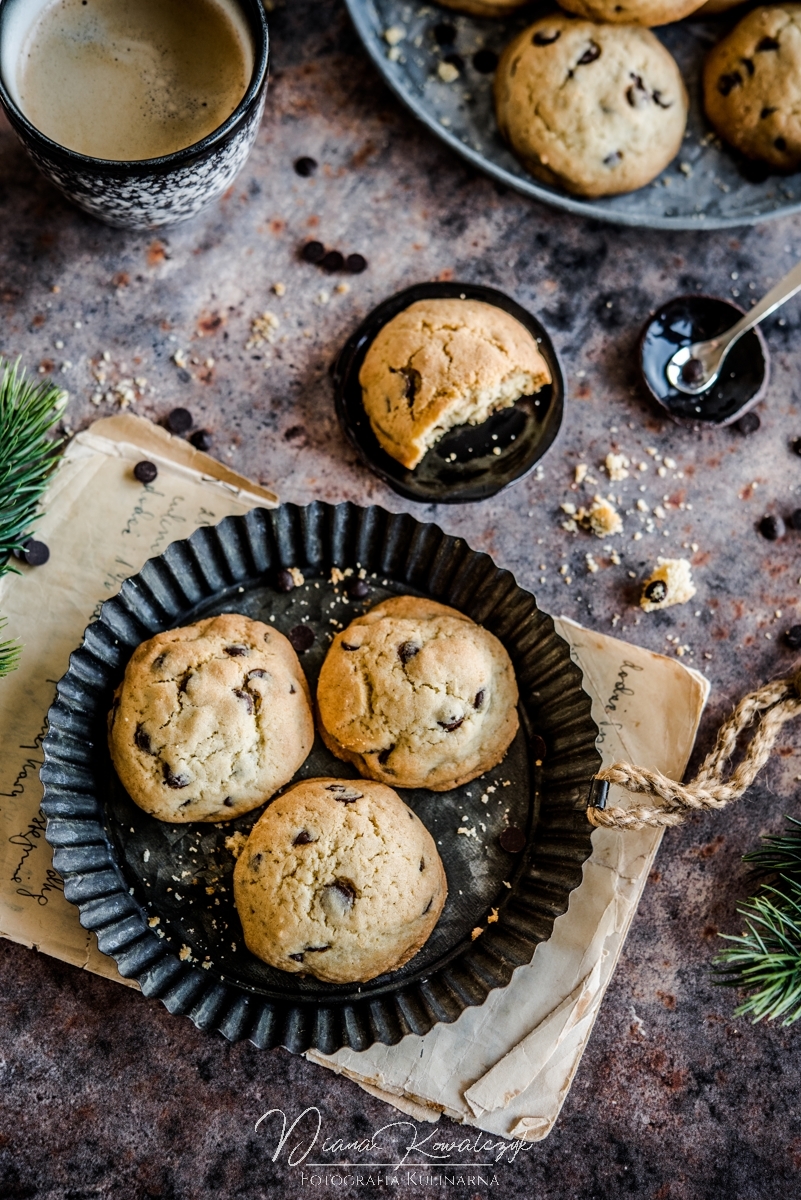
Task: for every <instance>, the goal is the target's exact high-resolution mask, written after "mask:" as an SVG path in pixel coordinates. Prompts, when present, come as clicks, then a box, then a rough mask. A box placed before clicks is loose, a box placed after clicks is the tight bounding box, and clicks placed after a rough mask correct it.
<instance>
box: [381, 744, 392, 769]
mask: <svg viewBox="0 0 801 1200" xmlns="http://www.w3.org/2000/svg"><path fill="white" fill-rule="evenodd" d="M394 749H395V747H394V746H387V748H386V750H381V751H380V753H379V755H378V761H379V762H380V763H381V766H382V767H385V766H386V765H387V763H388V762H389V756H390V754H391V753H392V751H393V750H394Z"/></svg>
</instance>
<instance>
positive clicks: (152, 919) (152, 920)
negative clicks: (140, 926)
mask: <svg viewBox="0 0 801 1200" xmlns="http://www.w3.org/2000/svg"><path fill="white" fill-rule="evenodd" d="M147 923H148V925H149V926H150V928H151V929H155V928H156V926H157V925H159V924H160V923H161V917H148V919H147Z"/></svg>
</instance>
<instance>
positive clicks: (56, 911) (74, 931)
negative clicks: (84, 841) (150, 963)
mask: <svg viewBox="0 0 801 1200" xmlns="http://www.w3.org/2000/svg"><path fill="white" fill-rule="evenodd" d="M143 457H147V458H149V459H151V460H152V461H153V462H155V463H156V464H157V465H158V467H159V476H158V479H157V480H156V481H155V483H154V484H152V485H148V486H143V485H142V484H139V483H137V482H136V480H135V479H134V478H133V475H132V472H131V468H132V466H133V464H134V463H135V462H137V461H138V460H139V459H141V458H143ZM276 503H277V496H276V495H275V494H274V493H273V492H271V491H269V490H267V489H265V488H261V487H259V486H257V485H255V484H253V483H251V482H250V481H249V480H247V479H244V478H243V477H241V476H238V475H236V474H235V473H234V472H231V471H230V470H229V469H228V468H226V467H224V466H223V465H222V464H220V463H218V462H216V461H215V460H214V459H212V458H210V457H209V456H207V455H205V454H202V453H200V452H198V451H196V450H194V449H193V448H192V447H191V446H190V445H189V444H188V443H186V442H184V441H182V440H180V439H177V438H173V437H171V436H170V435H169V434H167V433H166V432H165V431H164V430H162V429H159V428H158V427H156V426H154V425H151V424H150V422H148V421H144V420H142V419H141V418H138V417H133V416H128V415H125V416H118V417H112V418H108V419H106V420H104V421H98V422H97V423H96V424H95V425H93V426H92V427H91V428H90V429H89V430H87V431H86V432H85V433H82V434H80V435H79V436H78V437H77V438H76V439H75V440H74V441H73V442H72V443H71V445H70V446H69V448H68V450H67V453H66V455H65V458H64V461H63V463H62V466H61V467H60V469H59V471H58V474H57V475H56V477H55V480H54V482H53V484H52V486H51V488H50V491H49V495H48V500H47V514H46V516H45V517H44V518H43V520H42V521H41V523H40V525H39V527H38V535H37V536H39V537H41V538H42V539H43V540H44V541H46V542H47V544H48V545H49V546H50V550H51V558H50V562H49V563H48V564H47V565H46V566H45V567H43V568H38V569H36V568H28V567H26V566H25V565H22V567H21V571H22V573H21V574H20V575H19V576H13V575H9V576H6V577H5V578H4V579H3V580H2V581H0V612H3V613H4V614H5V615H7V616H8V618H9V626H8V633H9V634H11V635H13V636H15V637H18V638H20V639H21V640H22V641H23V642H24V643H25V651H24V655H23V660H22V666H21V668H20V669H19V670H18V671H15V672H13V673H12V674H11V675H9V676H8V677H7V678H6V679H3V680H0V730H2V741H1V742H0V936H4V937H8V938H11V939H13V940H14V941H17V942H22V943H24V944H25V945H28V946H32V947H35V948H37V949H39V950H41V951H43V952H45V953H48V954H52V955H54V956H55V957H57V958H60V959H62V960H64V961H65V962H69V963H72V964H74V965H75V966H78V967H83V968H86V969H87V970H90V971H94V972H96V973H97V974H100V975H105V976H107V977H109V978H113V979H117V980H119V981H120V982H121V983H128V984H129V986H133V987H136V984H135V983H132V982H131V981H130V980H124V979H122V977H121V976H120V975H119V974H118V972H117V970H116V967H115V964H114V962H113V960H112V959H110V958H107V957H106V956H105V955H102V954H100V952H99V951H98V950H97V946H96V944H95V941H94V937H93V936H92V935H91V934H88V933H87V932H86V931H85V930H83V929H82V928H81V926H80V923H79V921H78V912H77V909H76V908H74V907H73V906H72V905H71V904H68V903H67V902H66V901H65V900H64V897H63V895H62V892H61V883H60V880H59V878H58V876H57V874H56V873H55V871H54V870H53V866H52V854H51V852H50V849H49V847H48V845H47V843H46V842H45V840H44V824H45V823H44V819H43V818H42V816H41V813H40V811H39V804H40V801H41V784H40V782H39V776H38V771H39V767H40V765H41V762H42V753H41V742H42V738H43V737H44V733H45V716H46V713H47V710H48V708H49V706H50V704H51V702H52V700H53V697H54V690H55V683H56V682H57V680H58V679H59V678H60V677H61V675H62V674H63V673H64V671H65V670H66V667H67V664H68V659H69V655H70V652H71V651H72V650H73V649H74V648H75V647H76V646H77V645H78V644H79V642H80V639H81V635H82V634H83V631H84V628H85V627H86V625H87V623H88V622H89V620H90V619H91V618H92V615H93V614H94V613H96V612H97V609H98V607H99V605H100V604H101V603H102V602H103V600H105V599H107V598H108V597H109V596H111V595H113V594H114V593H115V592H116V591H118V589H119V586H120V584H121V582H122V580H123V579H125V578H127V577H128V576H129V575H131V574H133V573H135V572H136V571H138V570H139V569H140V568H141V567H142V565H143V564H144V562H145V561H146V560H147V559H148V558H150V557H152V556H153V555H154V554H159V553H161V552H162V551H163V550H164V549H165V547H166V546H167V545H169V544H170V542H172V541H175V540H177V539H180V538H185V537H188V536H189V534H190V533H191V532H192V531H193V530H194V529H196V528H198V527H199V526H201V525H211V524H216V523H217V522H218V521H220V520H221V519H222V518H223V517H225V516H228V515H231V514H234V513H243V512H246V511H247V510H248V509H250V508H252V507H254V506H256V505H262V506H267V507H270V506H273V505H275V504H276ZM557 628H558V630H559V632H560V633H561V634H562V636H563V637H565V638H566V640H567V641H568V642H569V644H570V646H571V654H572V656H573V658H574V661H576V662H577V663H578V664H579V666H580V667H581V668H582V671H583V672H584V681H585V683H584V685H585V688H586V689H587V691H588V692H589V693H590V695H591V697H592V701H593V715H594V717H595V719H596V721H597V722H598V725H599V728H600V730H601V734H600V738H599V748H600V750H601V753H602V755H603V758H604V762H611V761H613V760H614V759H616V758H621V757H627V758H630V759H631V760H632V761H633V762H637V763H640V764H642V765H643V766H650V767H659V768H660V769H661V770H663V771H665V772H666V773H667V774H668V775H672V776H673V777H674V778H680V777H681V775H682V773H683V771H684V768H685V766H686V762H687V759H688V758H689V755H690V752H691V749H692V745H693V741H694V738H695V733H696V729H697V726H698V721H699V719H700V715H701V711H702V709H703V706H704V703H705V701H706V697H707V694H708V685H707V683H706V680H704V679H703V677H702V676H700V675H698V674H697V673H696V672H694V671H692V670H689V669H687V668H685V667H684V666H683V665H681V664H680V663H678V662H676V661H675V660H670V659H667V658H664V657H661V656H659V655H655V654H651V653H649V652H648V651H645V650H641V649H639V648H637V647H635V646H630V645H627V644H626V643H624V642H620V641H618V640H617V639H615V638H610V637H606V636H604V635H602V634H596V633H591V632H589V631H588V630H585V629H583V628H581V627H580V626H578V625H576V624H574V623H573V622H571V621H568V620H565V619H561V620H559V621H557ZM614 800H615V803H624V804H625V802H626V801H625V798H624V797H623V796H622V795H621V794H618V795H616V796H615V798H614ZM659 839H660V833H659V832H658V831H650V830H646V831H643V832H641V833H625V834H621V833H615V832H613V831H611V830H601V829H596V830H595V831H594V832H593V835H592V841H593V853H592V856H591V858H590V859H589V861H588V862H587V863H586V864H585V867H584V872H583V879H582V883H581V886H580V887H579V888H577V889H576V891H575V892H574V893H573V894H572V896H571V899H570V905H569V908H568V911H567V913H565V915H564V916H562V917H560V918H559V919H558V920H557V922H556V925H555V927H554V934H553V936H552V937H551V939H550V940H549V941H548V942H546V943H544V944H543V945H541V946H539V947H538V948H537V952H536V954H535V956H534V961H533V962H532V963H531V964H530V965H529V966H526V967H521V968H519V969H518V970H517V971H516V972H515V975H514V978H513V980H512V982H511V984H510V985H509V987H507V988H505V989H503V990H501V991H498V992H494V993H492V995H491V996H490V998H489V1000H488V1001H487V1003H486V1004H484V1005H482V1006H481V1007H480V1008H477V1009H468V1010H467V1011H466V1012H465V1013H463V1014H462V1016H461V1017H460V1018H459V1020H458V1021H456V1022H455V1023H454V1024H453V1025H441V1026H437V1028H435V1029H434V1030H432V1032H431V1033H429V1034H428V1035H427V1036H426V1037H424V1038H418V1037H414V1036H410V1037H407V1038H405V1039H404V1040H403V1041H402V1042H401V1043H400V1044H399V1045H397V1046H391V1047H390V1046H374V1047H373V1048H372V1049H370V1050H368V1051H365V1052H364V1053H361V1054H357V1053H354V1052H353V1051H349V1050H343V1051H340V1052H339V1053H338V1054H336V1055H333V1056H331V1057H327V1056H325V1055H321V1054H319V1053H317V1052H313V1051H312V1052H310V1053H309V1055H308V1057H309V1058H310V1059H311V1060H313V1061H315V1062H318V1063H319V1064H320V1065H322V1066H324V1067H327V1068H329V1069H333V1070H335V1071H337V1072H341V1073H342V1074H345V1075H347V1076H349V1077H350V1078H351V1079H354V1080H355V1081H356V1082H357V1083H359V1084H360V1085H361V1086H362V1087H363V1088H364V1089H365V1090H366V1091H368V1092H370V1093H371V1094H373V1095H376V1096H378V1097H380V1098H381V1099H383V1100H386V1101H387V1102H388V1103H390V1104H393V1105H394V1106H395V1107H396V1108H399V1109H400V1110H401V1111H403V1112H405V1113H408V1114H409V1115H410V1116H411V1117H413V1118H414V1119H416V1120H437V1119H438V1117H439V1115H440V1113H442V1112H445V1113H447V1114H449V1115H450V1116H452V1117H454V1118H455V1119H456V1120H458V1121H461V1122H464V1123H466V1124H470V1125H477V1126H480V1127H481V1128H482V1129H485V1130H487V1131H488V1132H492V1133H496V1134H502V1135H505V1136H507V1137H509V1136H514V1137H519V1138H524V1139H526V1140H531V1141H534V1140H537V1139H539V1138H542V1137H545V1136H546V1135H547V1133H548V1132H549V1131H550V1129H551V1128H552V1126H553V1123H554V1121H555V1120H556V1118H557V1116H558V1113H559V1109H560V1107H561V1105H562V1103H563V1102H564V1099H565V1096H566V1095H567V1092H568V1089H569V1087H570V1083H571V1081H572V1079H573V1076H574V1074H575V1071H576V1069H577V1067H578V1063H579V1060H580V1058H581V1054H582V1051H583V1049H584V1046H585V1045H586V1043H587V1040H588V1038H589V1035H590V1032H591V1030H592V1025H593V1022H594V1020H595V1018H596V1016H597V1013H598V1008H599V1006H600V1003H601V1000H602V998H603V993H604V991H605V989H606V986H607V984H608V983H609V980H610V978H611V975H612V972H613V970H614V967H615V963H616V962H617V959H618V956H619V954H620V950H621V947H622V945H623V941H624V939H625V936H626V933H627V931H628V928H629V925H630V923H631V920H632V917H633V915H634V912H635V910H636V906H637V902H638V900H639V897H640V895H641V893H642V889H643V887H644V885H645V880H646V878H647V875H648V871H649V869H650V865H651V862H652V860H653V857H654V855H655V853H656V849H657V846H658V844H659ZM143 1002H144V1001H143Z"/></svg>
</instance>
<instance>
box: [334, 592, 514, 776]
mask: <svg viewBox="0 0 801 1200" xmlns="http://www.w3.org/2000/svg"><path fill="white" fill-rule="evenodd" d="M516 706H517V682H516V680H515V674H514V669H513V667H512V663H511V660H510V658H509V655H508V654H507V653H506V650H505V649H504V647H503V646H502V645H501V643H500V642H499V641H498V639H497V638H496V637H495V636H494V634H492V633H490V632H489V630H487V629H483V628H482V627H481V626H480V625H476V624H475V622H474V621H471V620H470V618H469V617H466V616H464V614H463V613H460V612H457V611H456V609H453V608H448V607H446V606H445V605H444V604H436V603H434V601H432V600H419V599H417V598H416V597H414V596H397V597H394V598H393V599H391V600H385V601H384V602H383V603H382V604H379V605H377V606H376V607H375V608H373V609H371V610H370V612H368V613H365V614H364V616H362V617H357V618H356V620H355V621H352V622H351V624H350V625H349V626H348V628H347V629H346V630H345V631H344V632H343V633H339V634H337V636H336V637H335V638H334V640H333V642H332V643H331V647H330V649H329V651H328V654H327V656H326V659H325V662H324V663H323V669H322V671H321V672H320V682H319V686H318V689H317V707H318V713H319V718H320V732H321V733H322V736H323V740H324V741H325V743H326V745H327V746H328V748H329V749H330V750H332V751H333V753H334V754H336V756H337V757H338V758H343V759H346V760H347V761H348V762H352V763H353V764H354V765H355V766H356V768H357V769H358V771H359V773H360V774H361V775H364V776H366V777H367V778H368V779H380V780H382V781H383V782H386V783H389V784H391V785H392V786H393V787H404V788H406V787H424V788H430V789H431V790H432V791H435V792H444V791H448V790H449V789H450V788H455V787H459V786H461V784H463V783H467V782H468V781H469V780H471V779H475V778H476V776H477V775H482V774H483V773H484V771H488V770H489V768H490V767H494V766H495V764H496V763H499V762H500V761H501V759H502V758H503V756H504V754H505V753H506V751H507V750H508V748H509V745H510V743H511V741H512V739H513V738H514V736H515V734H516V732H517V728H518V717H517V707H516Z"/></svg>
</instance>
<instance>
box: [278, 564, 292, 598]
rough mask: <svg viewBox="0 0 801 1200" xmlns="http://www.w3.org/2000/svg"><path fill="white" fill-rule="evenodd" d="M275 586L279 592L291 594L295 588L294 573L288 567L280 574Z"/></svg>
mask: <svg viewBox="0 0 801 1200" xmlns="http://www.w3.org/2000/svg"><path fill="white" fill-rule="evenodd" d="M275 586H276V588H277V589H278V591H279V592H291V591H293V589H294V587H295V580H294V579H293V578H292V572H291V571H288V570H287V569H286V567H284V568H283V570H281V571H279V572H278V575H277V576H276V580H275Z"/></svg>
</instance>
